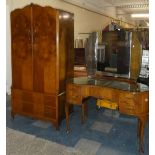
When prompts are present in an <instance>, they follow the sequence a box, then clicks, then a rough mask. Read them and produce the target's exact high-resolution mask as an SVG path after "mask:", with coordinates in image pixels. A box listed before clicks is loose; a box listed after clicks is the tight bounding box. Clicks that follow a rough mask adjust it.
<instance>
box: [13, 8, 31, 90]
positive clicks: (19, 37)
mask: <svg viewBox="0 0 155 155" xmlns="http://www.w3.org/2000/svg"><path fill="white" fill-rule="evenodd" d="M31 28H32V27H31V6H28V7H25V8H23V9H17V10H15V11H13V12H12V13H11V34H12V88H18V89H25V90H32V89H33V76H32V39H31V38H32V33H31Z"/></svg>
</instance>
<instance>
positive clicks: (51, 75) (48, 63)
mask: <svg viewBox="0 0 155 155" xmlns="http://www.w3.org/2000/svg"><path fill="white" fill-rule="evenodd" d="M33 45H34V53H33V54H34V55H33V56H34V68H33V70H34V90H35V91H38V92H43V93H52V94H56V72H57V71H56V65H57V62H56V55H57V54H56V10H55V9H52V8H50V7H40V6H37V5H33Z"/></svg>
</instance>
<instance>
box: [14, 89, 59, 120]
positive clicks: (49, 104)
mask: <svg viewBox="0 0 155 155" xmlns="http://www.w3.org/2000/svg"><path fill="white" fill-rule="evenodd" d="M56 107H57V97H56V96H54V95H45V94H43V93H37V92H29V91H22V90H18V89H13V90H12V110H13V112H14V113H19V114H28V115H30V116H35V117H39V118H42V117H47V118H52V119H56Z"/></svg>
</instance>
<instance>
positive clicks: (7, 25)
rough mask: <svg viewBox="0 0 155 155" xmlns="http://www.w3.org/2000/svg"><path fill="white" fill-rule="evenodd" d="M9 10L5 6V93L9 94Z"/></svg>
mask: <svg viewBox="0 0 155 155" xmlns="http://www.w3.org/2000/svg"><path fill="white" fill-rule="evenodd" d="M10 36H11V35H10V8H9V5H6V91H7V93H8V94H10V93H11V82H12V79H11V37H10Z"/></svg>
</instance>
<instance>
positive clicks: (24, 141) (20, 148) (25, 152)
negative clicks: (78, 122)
mask: <svg viewBox="0 0 155 155" xmlns="http://www.w3.org/2000/svg"><path fill="white" fill-rule="evenodd" d="M6 154H7V155H84V153H82V152H80V150H77V149H75V148H72V147H66V146H64V145H61V144H58V143H55V142H51V141H48V140H45V139H42V138H38V137H36V136H33V135H30V134H26V133H23V132H20V131H17V130H13V129H10V128H8V127H7V128H6Z"/></svg>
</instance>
